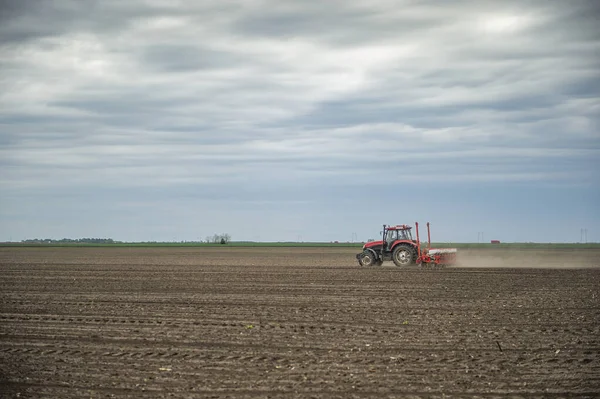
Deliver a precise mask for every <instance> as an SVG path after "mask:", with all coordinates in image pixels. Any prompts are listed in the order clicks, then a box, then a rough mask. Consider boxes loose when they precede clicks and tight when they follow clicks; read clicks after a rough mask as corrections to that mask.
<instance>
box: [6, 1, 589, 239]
mask: <svg viewBox="0 0 600 399" xmlns="http://www.w3.org/2000/svg"><path fill="white" fill-rule="evenodd" d="M0 10H1V12H0V15H1V17H0V51H1V54H2V57H1V60H0V68H1V70H2V74H1V78H0V93H1V94H0V143H2V146H1V147H0V165H1V166H2V169H3V171H4V172H3V173H2V175H1V176H0V187H1V191H2V192H3V193H4V194H2V207H3V209H4V211H2V214H1V217H2V219H0V220H4V222H3V223H2V224H3V225H4V226H5V228H3V230H5V231H4V232H3V237H0V239H8V236H9V235H19V236H28V237H30V236H32V235H36V234H38V232H39V234H41V233H44V232H45V233H47V234H58V235H62V236H67V235H77V234H78V233H80V232H83V231H82V230H81V229H79V228H78V227H77V226H78V222H77V217H74V216H73V215H69V214H68V209H69V207H68V206H67V207H66V208H65V209H62V208H61V207H60V206H59V207H58V208H57V207H56V206H55V208H53V209H55V211H56V212H58V213H59V214H60V215H61V219H62V220H64V225H65V227H64V228H62V229H58V230H57V229H55V228H54V227H52V228H50V227H49V226H50V225H52V226H54V224H53V223H51V222H50V221H48V220H47V219H46V218H45V217H43V216H40V215H39V214H38V213H35V212H33V211H32V210H31V209H33V208H36V206H38V205H39V204H40V203H43V202H44V199H46V200H47V199H48V198H60V201H59V203H60V204H63V205H61V206H64V204H65V203H69V201H71V200H69V196H72V198H73V199H72V201H82V198H84V200H83V201H84V203H85V202H88V203H89V200H90V198H99V197H104V198H105V201H104V202H102V203H98V204H95V205H94V206H95V208H94V209H97V210H98V211H99V212H100V213H101V214H112V212H113V211H114V209H112V208H111V207H107V206H106V203H107V202H109V203H111V204H119V205H118V206H121V207H123V206H125V205H124V204H136V207H135V209H136V211H135V212H137V214H138V216H137V219H136V221H135V223H136V224H138V225H142V226H143V225H145V224H148V223H150V222H149V220H150V219H151V218H150V217H149V216H148V215H149V214H153V213H157V212H158V213H164V210H165V209H170V208H171V207H174V206H183V205H181V204H179V205H177V204H176V203H178V202H179V201H181V199H182V198H193V200H192V201H191V203H195V204H197V205H198V206H199V207H200V208H203V207H204V208H206V207H209V206H210V209H212V210H213V211H214V212H217V213H218V212H223V215H221V216H222V218H221V219H220V222H219V220H217V219H215V220H214V222H211V223H212V224H209V225H210V226H209V227H207V229H212V230H214V229H218V228H219V227H221V225H222V226H223V228H227V226H228V225H229V226H231V225H233V224H234V221H233V219H228V217H227V214H228V212H229V211H231V210H232V209H233V208H235V209H237V210H238V212H239V214H237V215H236V220H237V223H238V224H237V225H239V223H240V222H241V223H242V224H244V223H245V224H246V225H253V223H254V222H253V221H254V219H255V218H256V212H257V211H256V210H255V209H252V208H250V209H247V210H246V211H243V210H244V209H245V207H247V206H248V204H251V203H256V204H264V203H270V204H275V205H272V206H271V208H269V209H270V211H268V210H264V209H263V210H262V212H264V213H263V215H264V216H263V220H264V218H269V220H273V221H274V222H273V225H274V226H276V225H277V223H275V221H277V220H285V218H286V217H288V216H286V215H288V214H289V213H288V212H287V211H286V210H287V209H298V205H297V203H295V202H294V201H304V202H302V203H304V204H309V203H317V204H326V203H329V202H332V203H336V201H337V200H345V201H347V200H348V197H347V195H346V194H347V192H346V190H349V191H350V192H353V193H362V194H359V195H354V196H353V198H354V200H353V201H351V202H350V203H348V204H347V205H346V208H345V209H333V208H332V209H330V212H332V213H331V215H333V214H335V215H338V216H339V218H340V219H342V220H343V219H344V217H343V212H346V214H350V213H351V214H360V212H361V210H362V209H363V208H364V207H366V206H369V204H371V201H375V199H370V198H372V196H368V195H364V193H367V192H373V193H375V192H378V190H380V189H381V187H386V188H390V190H391V191H390V190H388V191H386V192H387V193H388V194H387V195H388V198H383V200H386V201H389V200H393V199H394V198H395V197H397V196H398V195H404V193H405V192H406V191H407V189H408V188H410V187H415V185H418V186H419V187H422V188H423V189H425V190H428V189H434V188H435V187H438V186H439V185H446V184H452V185H453V187H456V186H457V185H458V186H460V185H462V186H463V188H464V190H463V191H464V192H465V201H466V200H467V198H470V197H472V196H471V195H470V194H469V190H472V189H473V187H477V185H480V184H484V185H485V184H489V185H490V187H499V186H503V187H506V188H507V189H512V190H518V187H519V185H522V184H528V185H536V186H540V187H553V188H554V189H556V190H563V191H560V192H562V193H566V192H567V190H572V189H573V188H574V187H576V188H577V189H578V190H583V191H582V195H583V196H584V197H586V198H587V199H588V201H587V202H584V205H583V206H584V208H585V209H587V211H586V212H584V214H585V215H586V216H585V219H588V220H589V219H590V218H591V219H593V220H596V221H598V219H599V216H598V211H597V210H595V211H594V209H595V208H594V207H593V205H592V204H593V201H594V199H595V198H596V197H597V195H598V191H599V186H600V184H599V181H600V175H599V173H598V170H599V169H600V162H599V161H598V160H599V159H600V140H599V139H600V133H599V132H600V129H599V126H600V123H599V122H600V116H599V115H600V83H598V82H600V65H599V62H600V60H599V58H598V54H600V30H599V29H598V28H597V24H596V22H597V19H598V16H599V15H600V8H599V7H598V5H597V3H596V2H594V1H579V2H571V3H565V2H560V1H529V2H522V1H506V2H501V3H499V2H491V1H489V2H486V1H466V0H465V1H457V2H453V3H452V5H451V6H450V5H444V6H440V3H439V2H433V1H420V2H418V1H408V0H407V1H403V2H398V1H394V2H392V1H386V0H379V1H365V2H353V3H352V4H350V3H348V2H344V1H333V2H328V3H327V5H322V4H319V3H314V4H313V3H308V4H305V2H296V1H267V0H253V1H223V2H213V3H207V2H189V1H174V2H161V1H151V0H145V1H142V0H137V1H128V2H121V1H102V2H95V1H56V2H46V1H16V0H15V1H1V2H0ZM511 187H512V188H511ZM515 187H517V188H515ZM165 192H167V193H170V194H171V195H170V196H168V198H170V199H167V198H165V196H164V194H163V195H162V199H160V200H157V198H161V196H160V195H158V194H157V193H165ZM65 196H66V199H65ZM81 196H83V197H81ZM374 196H376V194H374ZM407 200H408V201H409V204H411V206H413V207H414V206H416V205H417V204H416V203H415V201H417V200H415V199H408V198H407ZM172 201H175V202H172ZM211 201H213V202H211ZM421 201H422V199H421ZM214 202H216V203H217V205H215V203H214ZM226 203H227V204H229V205H227V207H225V205H223V204H226ZM27 204H29V205H27ZM102 204H105V205H102ZM209 204H210V205H209ZM218 204H221V205H218ZM188 205H189V204H188ZM430 205H431V206H434V205H435V204H434V203H430ZM78 206H80V205H78ZM186 206H187V205H186ZM436 207H437V208H439V206H436ZM61 209H62V210H61ZM111 209H112V210H111ZM275 209H279V210H280V212H281V214H279V213H277V212H276V211H275ZM302 209H303V212H305V214H306V217H308V215H316V214H318V213H319V208H318V207H317V208H315V207H312V208H311V207H310V206H305V207H304V208H302ZM426 209H427V207H424V211H423V212H424V213H426V212H427V211H426ZM153 210H154V211H153ZM322 211H323V212H324V210H322ZM265 212H266V213H265ZM234 213H235V212H234ZM17 214H19V215H21V216H20V217H18V218H17V217H15V216H14V215H17ZM338 216H336V217H333V219H332V220H337V219H336V218H337V217H338ZM167 217H168V216H165V219H164V221H163V222H161V223H160V224H161V225H168V223H167ZM380 217H385V214H382V215H381V216H380ZM396 217H404V216H402V215H398V216H396V215H393V218H396ZM408 217H409V218H410V217H411V216H408ZM423 217H428V216H427V215H426V214H424V215H423ZM207 218H212V216H207V215H204V216H203V217H200V218H199V220H207ZM282 218H283V219H282ZM182 219H185V217H182ZM31 220H36V221H38V223H35V224H34V225H36V226H37V227H35V228H34V227H28V226H32V223H30V222H31ZM258 220H261V218H260V217H259V218H258ZM44 221H45V222H44ZM381 222H385V223H388V222H392V223H394V222H393V221H385V220H382V221H381ZM398 222H405V220H402V221H398ZM408 222H412V221H411V220H409V221H408ZM180 223H184V222H183V221H181V222H180ZM442 223H443V222H442ZM473 223H477V221H474V222H473ZM90 224H92V225H97V226H100V225H101V224H102V223H100V221H99V220H93V219H92V220H91V221H90ZM371 224H372V226H364V227H360V226H340V228H339V230H335V229H333V230H332V232H331V233H330V235H327V234H320V233H318V232H313V231H309V230H302V233H299V232H298V231H295V232H294V233H286V234H287V236H286V237H285V239H293V238H296V236H297V235H302V236H304V237H306V238H307V239H309V237H310V238H313V237H314V239H329V238H330V237H331V236H334V235H335V234H342V232H343V234H346V233H345V232H344V231H345V230H347V229H351V230H357V229H359V228H362V229H367V231H368V230H369V229H377V227H376V225H379V224H380V221H379V219H377V220H373V221H372V223H371ZM237 225H236V226H237ZM122 227H123V226H121V225H119V224H118V223H116V222H115V223H113V224H110V225H108V226H106V227H105V232H106V233H107V234H110V235H111V236H113V237H115V238H119V235H120V234H119V232H120V231H121V230H120V229H121V228H122ZM179 228H180V231H182V232H191V231H192V230H193V229H192V228H191V227H189V226H185V225H180V226H179ZM230 228H231V227H230ZM273 228H275V227H273ZM476 228H477V227H475V226H472V227H471V229H476ZM245 229H246V230H248V233H245V235H246V236H245V237H236V235H235V234H232V235H233V236H234V239H236V238H238V239H244V238H246V239H250V238H251V237H249V236H250V235H252V236H256V235H258V234H253V233H252V232H253V231H255V230H256V228H255V227H248V228H245ZM253 229H254V230H253ZM90 230H92V231H91V232H92V233H93V229H90ZM100 230H102V229H100ZM141 230H142V231H143V230H144V229H143V228H142V229H141ZM88 231H89V230H88ZM272 231H273V230H272V229H264V231H263V233H262V236H263V237H264V238H265V239H276V238H277V237H276V236H277V234H276V233H273V234H272V236H268V238H267V235H268V234H269V232H272ZM361 231H362V230H361ZM212 232H214V231H207V234H208V233H212ZM290 234H292V235H293V237H290ZM365 234H366V233H365ZM465 234H466V233H465ZM181 235H182V236H181V237H178V238H180V239H186V237H185V233H182V234H181ZM123 238H124V239H145V238H147V237H144V236H143V234H142V233H139V234H134V233H129V234H128V235H127V237H123ZM164 238H165V239H166V238H168V237H164ZM190 239H191V238H190ZM448 239H451V238H450V237H449V238H448Z"/></svg>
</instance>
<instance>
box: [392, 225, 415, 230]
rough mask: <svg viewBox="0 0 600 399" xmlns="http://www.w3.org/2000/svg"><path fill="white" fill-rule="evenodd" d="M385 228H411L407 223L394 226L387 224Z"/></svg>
mask: <svg viewBox="0 0 600 399" xmlns="http://www.w3.org/2000/svg"><path fill="white" fill-rule="evenodd" d="M387 229H388V230H410V229H412V227H410V226H409V225H407V224H399V225H396V226H387Z"/></svg>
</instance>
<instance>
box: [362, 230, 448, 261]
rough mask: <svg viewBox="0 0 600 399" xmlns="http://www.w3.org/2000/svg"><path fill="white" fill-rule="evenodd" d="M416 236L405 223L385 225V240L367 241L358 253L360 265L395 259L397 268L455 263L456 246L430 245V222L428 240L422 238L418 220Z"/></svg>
mask: <svg viewBox="0 0 600 399" xmlns="http://www.w3.org/2000/svg"><path fill="white" fill-rule="evenodd" d="M415 228H416V233H417V237H416V239H413V236H412V232H411V230H412V227H410V226H408V225H406V224H402V225H396V226H387V225H385V224H384V225H383V231H382V240H380V241H372V242H368V243H366V244H365V245H364V246H363V250H362V252H361V253H359V254H357V255H356V259H357V260H358V264H359V265H360V266H381V265H382V264H383V262H385V261H392V262H394V264H395V265H396V266H398V267H407V266H412V265H417V266H421V267H431V266H435V267H443V266H446V265H453V264H455V263H456V253H457V249H456V248H431V232H430V230H429V223H427V243H421V240H420V238H419V223H415Z"/></svg>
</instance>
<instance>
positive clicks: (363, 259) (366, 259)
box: [358, 249, 377, 267]
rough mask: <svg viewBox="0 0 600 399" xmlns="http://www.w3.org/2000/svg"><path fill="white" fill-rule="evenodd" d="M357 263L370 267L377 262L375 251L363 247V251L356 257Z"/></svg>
mask: <svg viewBox="0 0 600 399" xmlns="http://www.w3.org/2000/svg"><path fill="white" fill-rule="evenodd" d="M358 263H359V264H360V265H361V266H365V267H370V266H374V265H376V264H377V257H376V256H375V252H373V251H372V250H370V249H365V250H364V251H363V253H361V254H360V256H359V258H358Z"/></svg>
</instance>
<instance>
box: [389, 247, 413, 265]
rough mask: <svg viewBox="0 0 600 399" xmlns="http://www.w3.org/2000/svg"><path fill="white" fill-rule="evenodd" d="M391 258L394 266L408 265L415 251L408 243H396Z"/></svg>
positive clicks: (411, 261)
mask: <svg viewBox="0 0 600 399" xmlns="http://www.w3.org/2000/svg"><path fill="white" fill-rule="evenodd" d="M392 260H393V261H394V264H395V265H396V266H399V267H406V266H410V265H411V264H412V263H414V261H415V251H414V250H413V248H411V247H410V246H408V245H398V246H397V247H396V248H394V252H392Z"/></svg>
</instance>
